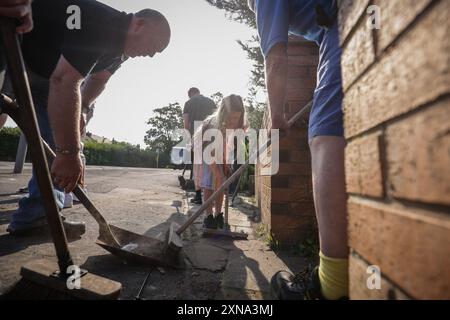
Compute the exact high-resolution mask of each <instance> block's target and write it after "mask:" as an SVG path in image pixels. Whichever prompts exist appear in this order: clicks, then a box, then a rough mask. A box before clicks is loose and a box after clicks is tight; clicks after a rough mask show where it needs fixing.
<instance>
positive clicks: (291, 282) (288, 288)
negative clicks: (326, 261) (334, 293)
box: [270, 267, 325, 300]
mask: <svg viewBox="0 0 450 320" xmlns="http://www.w3.org/2000/svg"><path fill="white" fill-rule="evenodd" d="M270 287H271V291H272V295H273V297H274V298H275V299H278V300H325V299H324V297H323V296H322V293H321V288H320V280H319V267H316V268H314V269H313V270H312V271H310V268H306V269H305V270H304V271H302V272H300V273H299V274H297V275H295V276H294V275H293V274H291V273H290V272H287V271H279V272H277V273H276V274H275V275H274V276H273V277H272V280H271V281H270Z"/></svg>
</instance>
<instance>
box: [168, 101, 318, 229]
mask: <svg viewBox="0 0 450 320" xmlns="http://www.w3.org/2000/svg"><path fill="white" fill-rule="evenodd" d="M312 104H313V102H312V101H311V102H309V103H308V104H307V105H306V106H304V107H303V108H302V109H301V110H300V111H299V112H297V113H296V114H295V115H294V116H293V117H292V118H291V119H289V121H288V125H289V127H292V126H293V125H294V124H295V123H296V122H297V121H298V119H300V118H301V117H302V116H303V115H305V114H306V113H307V112H308V111H309V110H310V109H311V107H312ZM270 143H271V139H270V138H269V139H268V140H267V142H266V143H265V144H264V145H263V146H262V147H261V148H260V149H259V150H258V151H257V152H255V153H253V154H252V156H251V157H249V159H247V160H246V161H245V164H244V165H242V166H241V167H240V168H239V169H237V170H236V171H235V172H234V173H233V174H232V175H231V177H229V178H228V179H227V180H226V181H225V182H224V183H223V184H222V185H221V186H220V187H219V189H217V190H216V191H215V192H214V193H213V194H212V195H211V197H209V199H208V200H206V201H205V202H204V203H203V204H202V205H201V206H200V208H198V210H197V212H196V213H194V214H193V215H192V216H191V217H190V218H189V219H188V220H187V221H186V222H185V223H184V224H183V225H182V226H181V227H180V228H179V229H178V230H177V232H176V233H177V234H178V235H181V234H182V233H183V232H184V231H185V230H186V229H187V228H188V227H189V226H190V225H191V224H192V223H193V222H194V221H195V220H197V218H198V217H199V216H200V215H201V214H202V213H203V211H205V210H206V208H208V207H209V206H210V205H211V204H212V203H213V202H214V200H216V198H217V197H218V196H219V195H220V194H221V193H222V192H223V191H225V190H226V189H227V188H228V187H229V186H230V185H231V184H232V183H233V181H234V180H236V179H237V178H239V176H240V175H241V173H242V172H244V170H245V169H246V168H247V167H248V166H249V164H250V163H251V162H253V161H254V160H255V159H256V158H257V157H258V154H261V153H263V152H264V151H266V149H267V148H268V147H269V146H270Z"/></svg>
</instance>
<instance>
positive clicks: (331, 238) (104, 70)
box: [0, 0, 348, 300]
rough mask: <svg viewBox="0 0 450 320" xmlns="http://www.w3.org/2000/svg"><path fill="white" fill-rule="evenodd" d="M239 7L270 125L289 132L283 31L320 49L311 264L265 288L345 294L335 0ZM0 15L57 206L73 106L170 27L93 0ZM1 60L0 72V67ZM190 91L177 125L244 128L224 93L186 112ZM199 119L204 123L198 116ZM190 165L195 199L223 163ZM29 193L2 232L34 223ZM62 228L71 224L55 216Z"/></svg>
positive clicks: (291, 294)
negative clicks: (316, 259)
mask: <svg viewBox="0 0 450 320" xmlns="http://www.w3.org/2000/svg"><path fill="white" fill-rule="evenodd" d="M248 4H249V7H250V8H251V10H252V11H254V12H255V14H256V22H257V27H258V33H259V38H260V43H261V50H262V52H263V55H264V58H265V66H266V84H267V92H268V100H269V107H270V113H271V128H272V129H280V130H288V129H289V128H288V123H287V121H286V119H285V117H284V110H283V109H284V108H283V107H284V104H285V100H286V83H287V70H288V63H287V44H288V34H289V33H292V34H294V35H298V36H302V37H304V38H306V39H308V40H310V41H315V42H316V43H317V44H318V46H319V48H320V50H319V52H320V61H319V67H318V77H317V81H318V84H317V88H316V90H315V93H314V103H313V108H312V112H311V115H310V123H309V143H310V149H311V159H312V171H313V172H312V173H313V174H312V175H313V191H314V200H315V207H316V216H317V221H318V226H319V238H320V263H319V265H318V266H317V268H314V269H313V270H311V271H310V272H303V273H301V274H302V275H303V276H301V277H294V276H293V275H291V274H290V273H288V272H285V271H280V272H278V273H277V274H275V275H274V276H273V278H272V281H271V285H272V289H273V292H274V295H275V297H276V298H279V299H329V300H337V299H345V298H346V297H347V296H348V246H347V220H346V193H345V179H344V148H345V140H344V138H343V115H342V99H343V93H342V79H341V69H340V62H341V48H340V45H339V37H338V27H337V22H336V16H337V1H336V0H280V1H268V0H248ZM69 5H77V6H79V7H80V8H81V11H82V12H83V17H82V19H83V21H82V25H83V27H82V28H81V29H80V30H75V31H73V30H69V29H68V28H67V27H66V18H67V13H66V8H67V7H68V6H69ZM32 12H33V16H32ZM0 15H1V16H8V17H14V18H17V19H18V20H20V21H21V24H20V25H19V26H18V28H17V32H19V33H22V34H23V38H22V50H23V54H24V58H25V62H26V66H27V69H28V72H29V76H30V83H31V90H32V95H33V99H34V102H35V106H36V112H37V117H38V121H39V126H40V130H41V134H42V136H43V138H44V139H45V140H46V141H47V142H48V143H49V144H50V145H51V146H52V148H54V150H55V152H56V159H55V160H54V161H53V163H52V167H51V173H52V177H53V181H54V185H55V187H56V189H55V196H56V199H57V200H58V205H59V206H60V208H62V207H63V199H64V191H65V192H70V191H71V190H72V189H73V188H74V186H75V185H76V183H77V182H78V181H79V178H80V175H81V173H82V170H83V166H82V163H81V160H80V156H79V153H80V122H81V128H83V118H82V117H81V110H89V107H90V106H91V105H92V103H93V102H94V101H95V100H96V98H97V97H98V96H99V95H100V94H101V93H102V92H103V90H104V89H105V85H106V83H107V82H108V80H109V79H110V77H111V76H113V75H114V72H115V71H116V70H117V69H118V68H119V67H120V66H121V65H122V64H123V63H124V62H125V61H126V60H127V59H128V58H133V57H137V56H150V57H152V56H153V55H154V54H156V53H160V52H162V51H163V50H164V49H165V48H166V47H167V45H168V43H169V41H170V27H169V24H168V22H167V20H166V18H165V17H164V16H163V15H162V14H161V13H159V12H157V11H155V10H151V9H145V10H142V11H139V12H137V13H135V14H126V13H122V12H119V11H116V10H114V9H112V8H110V7H108V6H106V5H104V4H102V3H99V2H97V1H94V0H71V1H68V0H58V1H54V0H34V2H33V4H31V0H3V1H2V2H1V3H0ZM32 17H33V18H32ZM33 21H34V28H33ZM2 62H3V61H2ZM1 66H2V67H1V71H3V70H4V69H5V68H4V64H3V63H1ZM82 83H83V85H81V84H82ZM190 95H191V100H192V102H191V103H189V104H187V105H186V108H185V128H186V129H188V130H189V131H191V133H192V134H194V136H195V133H196V131H195V130H194V129H195V128H193V125H192V124H193V123H194V121H195V120H203V122H202V123H203V124H202V126H200V129H198V131H197V132H200V133H201V132H202V131H203V130H206V129H208V128H216V129H219V130H226V129H227V128H228V129H237V128H245V127H246V125H247V124H246V123H245V108H244V106H243V102H242V98H240V97H239V96H236V95H231V96H228V97H226V98H225V99H223V101H222V102H221V104H220V106H219V107H218V109H217V110H216V111H213V108H212V105H211V108H210V110H209V111H208V112H206V111H205V112H204V113H203V111H202V112H200V113H199V114H201V115H199V116H198V118H196V119H194V117H192V118H190V117H189V115H190V114H193V113H192V112H191V111H190V109H192V106H190V105H195V104H196V103H206V100H204V99H203V98H202V96H201V95H200V92H199V91H198V90H194V91H193V92H190ZM200 99H203V102H200ZM205 99H206V98H205ZM197 100H198V101H197ZM204 109H205V110H206V109H207V108H204ZM211 113H212V115H211ZM194 114H195V112H194ZM203 116H204V117H205V118H206V119H201V118H202V117H203ZM195 117H197V116H195ZM225 145H226V143H225ZM197 169H198V170H199V171H201V174H196V176H195V179H196V188H198V190H197V191H199V190H200V189H201V188H203V190H204V197H205V198H208V197H209V196H211V194H212V193H213V191H214V190H215V189H217V188H218V186H220V185H221V184H222V183H223V181H224V179H225V177H226V175H227V172H226V171H227V168H226V167H225V166H220V165H217V164H214V163H212V164H211V165H205V164H202V165H201V167H200V168H197ZM29 191H30V194H29V196H28V197H26V198H24V199H22V200H21V201H20V203H19V209H18V211H17V212H16V213H14V214H13V216H12V221H11V223H10V225H9V227H8V231H9V232H10V233H11V234H19V233H23V232H27V230H30V229H32V228H34V227H36V225H39V224H42V223H43V220H44V219H43V218H44V216H45V212H44V209H43V207H42V203H41V201H42V200H41V198H40V194H39V188H38V186H37V183H36V179H35V176H34V174H33V177H32V179H31V181H30V183H29ZM197 194H200V196H197V201H199V200H201V193H197ZM214 207H215V212H214V213H213V212H212V208H211V209H209V212H208V213H209V215H208V216H207V219H205V224H206V225H207V226H210V227H212V226H216V227H220V224H221V218H220V216H221V214H220V213H221V207H222V200H221V199H217V201H216V203H215V205H214ZM65 227H66V228H71V227H73V228H75V227H76V226H71V225H70V224H69V223H68V222H65Z"/></svg>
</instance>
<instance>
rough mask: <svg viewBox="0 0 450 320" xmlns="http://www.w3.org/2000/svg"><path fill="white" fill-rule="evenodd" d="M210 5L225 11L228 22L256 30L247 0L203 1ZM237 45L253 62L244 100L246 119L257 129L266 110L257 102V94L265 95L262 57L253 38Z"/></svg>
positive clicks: (256, 38)
mask: <svg viewBox="0 0 450 320" xmlns="http://www.w3.org/2000/svg"><path fill="white" fill-rule="evenodd" d="M205 1H206V2H208V3H209V4H210V5H212V6H214V7H216V8H218V9H219V10H224V11H225V16H226V17H228V18H229V19H230V20H234V21H237V22H240V23H244V24H246V25H248V26H249V27H250V28H253V29H256V17H255V13H254V12H252V11H251V10H250V9H249V7H248V4H247V0H228V1H224V0H205ZM237 43H238V44H239V46H240V47H241V48H242V50H244V51H245V52H246V54H247V58H248V59H250V60H251V61H253V70H251V76H250V88H249V93H248V97H247V98H246V99H245V100H246V105H247V111H248V119H249V121H250V124H251V127H252V128H254V129H259V128H261V126H262V119H263V116H264V111H265V109H266V108H267V105H266V103H265V102H260V101H258V99H257V97H258V93H259V92H262V93H263V95H264V96H265V95H266V83H265V67H264V56H263V55H262V52H261V49H260V46H259V39H258V37H257V36H253V37H252V38H251V39H248V40H238V41H237Z"/></svg>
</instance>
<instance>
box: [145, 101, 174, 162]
mask: <svg viewBox="0 0 450 320" xmlns="http://www.w3.org/2000/svg"><path fill="white" fill-rule="evenodd" d="M153 113H154V116H152V117H151V118H150V119H149V120H148V121H147V124H149V125H150V129H149V130H148V131H147V133H146V135H145V137H144V141H145V144H146V145H148V147H149V149H150V150H152V151H156V150H160V151H161V152H162V153H163V154H165V155H167V156H169V155H170V152H171V150H172V148H173V146H174V145H176V144H177V143H178V142H180V141H173V140H172V136H173V135H174V133H176V131H177V129H182V128H183V114H182V113H183V111H182V109H181V106H180V104H179V103H178V102H175V103H170V104H169V105H168V106H165V107H162V108H158V109H155V110H153Z"/></svg>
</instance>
